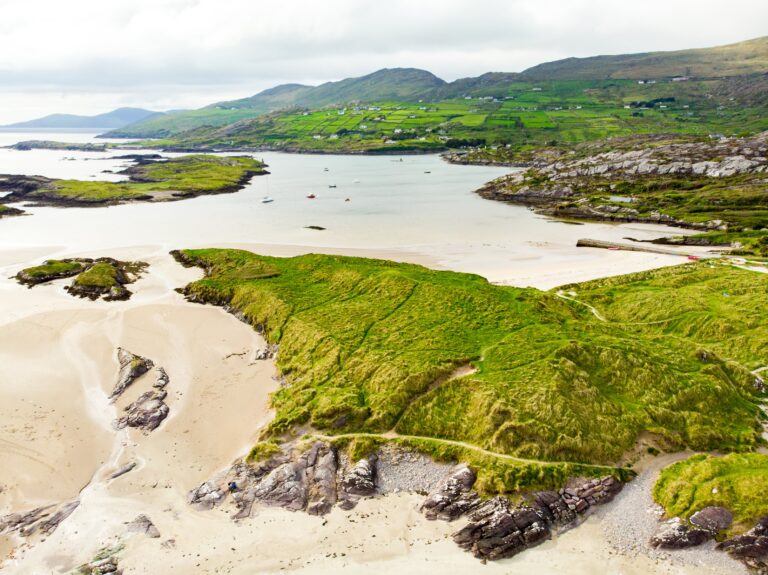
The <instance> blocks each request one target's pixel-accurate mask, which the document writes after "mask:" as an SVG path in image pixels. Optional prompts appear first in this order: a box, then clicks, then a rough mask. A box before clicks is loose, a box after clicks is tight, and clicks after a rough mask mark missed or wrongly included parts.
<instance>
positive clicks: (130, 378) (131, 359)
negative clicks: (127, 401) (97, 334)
mask: <svg viewBox="0 0 768 575" xmlns="http://www.w3.org/2000/svg"><path fill="white" fill-rule="evenodd" d="M117 361H118V362H119V363H120V371H119V372H118V375H117V384H116V385H115V388H114V389H113V390H112V393H111V394H110V396H109V397H110V399H116V398H118V397H120V395H122V393H123V392H124V391H125V390H126V389H128V387H129V386H130V385H131V384H132V383H133V382H134V381H136V379H138V378H139V377H140V376H142V375H144V374H145V373H147V372H148V371H149V370H150V369H152V367H154V365H155V364H154V363H153V362H152V360H151V359H147V358H146V357H141V356H140V355H136V354H134V353H131V352H130V351H128V350H127V349H123V348H122V347H118V348H117Z"/></svg>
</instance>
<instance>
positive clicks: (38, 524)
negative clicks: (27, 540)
mask: <svg viewBox="0 0 768 575" xmlns="http://www.w3.org/2000/svg"><path fill="white" fill-rule="evenodd" d="M78 505H80V501H79V500H77V499H75V500H74V501H68V502H66V503H62V504H60V505H47V506H45V507H38V508H36V509H33V510H32V511H27V512H24V513H10V514H9V515H4V516H2V517H0V535H2V534H5V533H18V534H19V535H21V536H22V537H29V536H30V535H33V534H34V533H41V534H43V535H50V534H51V533H53V532H54V531H56V528H57V527H58V526H59V525H60V524H61V522H62V521H64V520H65V519H66V518H67V517H69V516H70V515H71V514H72V512H73V511H74V510H75V509H77V506H78Z"/></svg>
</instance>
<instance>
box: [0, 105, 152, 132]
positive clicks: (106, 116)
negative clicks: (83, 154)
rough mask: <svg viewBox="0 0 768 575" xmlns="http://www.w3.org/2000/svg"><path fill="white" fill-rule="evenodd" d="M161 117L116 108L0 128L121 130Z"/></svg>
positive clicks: (146, 111) (47, 117) (53, 115)
mask: <svg viewBox="0 0 768 575" xmlns="http://www.w3.org/2000/svg"><path fill="white" fill-rule="evenodd" d="M158 115H163V112H155V111H152V110H146V109H144V108H130V107H123V108H116V109H114V110H112V111H110V112H105V113H103V114H95V115H93V116H85V115H79V114H49V115H47V116H43V117H41V118H35V119H33V120H26V121H24V122H15V123H13V124H7V125H4V126H0V128H3V129H8V128H56V129H61V128H99V129H104V128H113V129H115V128H122V127H124V126H128V125H130V124H134V123H136V122H140V121H143V120H146V119H148V118H150V117H154V116H158Z"/></svg>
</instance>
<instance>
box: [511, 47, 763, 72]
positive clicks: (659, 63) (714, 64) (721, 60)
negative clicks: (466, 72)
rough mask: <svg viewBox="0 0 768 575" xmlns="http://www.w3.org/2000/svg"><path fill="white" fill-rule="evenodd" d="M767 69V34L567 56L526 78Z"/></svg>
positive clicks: (536, 69)
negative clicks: (702, 44) (666, 48)
mask: <svg viewBox="0 0 768 575" xmlns="http://www.w3.org/2000/svg"><path fill="white" fill-rule="evenodd" d="M766 72H768V36H765V37H762V38H756V39H754V40H747V41H745V42H739V43H737V44H728V45H727V46H717V47H715V48H701V49H695V50H678V51H675V52H648V53H644V54H624V55H619V56H593V57H591V58H567V59H565V60H558V61H556V62H548V63H546V64H539V65H538V66H534V67H533V68H529V69H527V70H525V71H524V72H523V73H522V74H521V76H522V77H523V78H525V79H527V80H534V81H535V80H576V79H581V80H606V79H622V80H627V79H628V80H644V79H658V78H672V77H675V76H688V77H696V78H721V77H724V76H747V75H751V74H765V73H766Z"/></svg>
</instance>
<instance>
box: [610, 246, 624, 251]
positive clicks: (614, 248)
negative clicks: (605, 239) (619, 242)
mask: <svg viewBox="0 0 768 575" xmlns="http://www.w3.org/2000/svg"><path fill="white" fill-rule="evenodd" d="M608 249H609V250H613V251H619V250H620V249H621V248H620V247H619V246H611V247H609V248H608Z"/></svg>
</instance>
